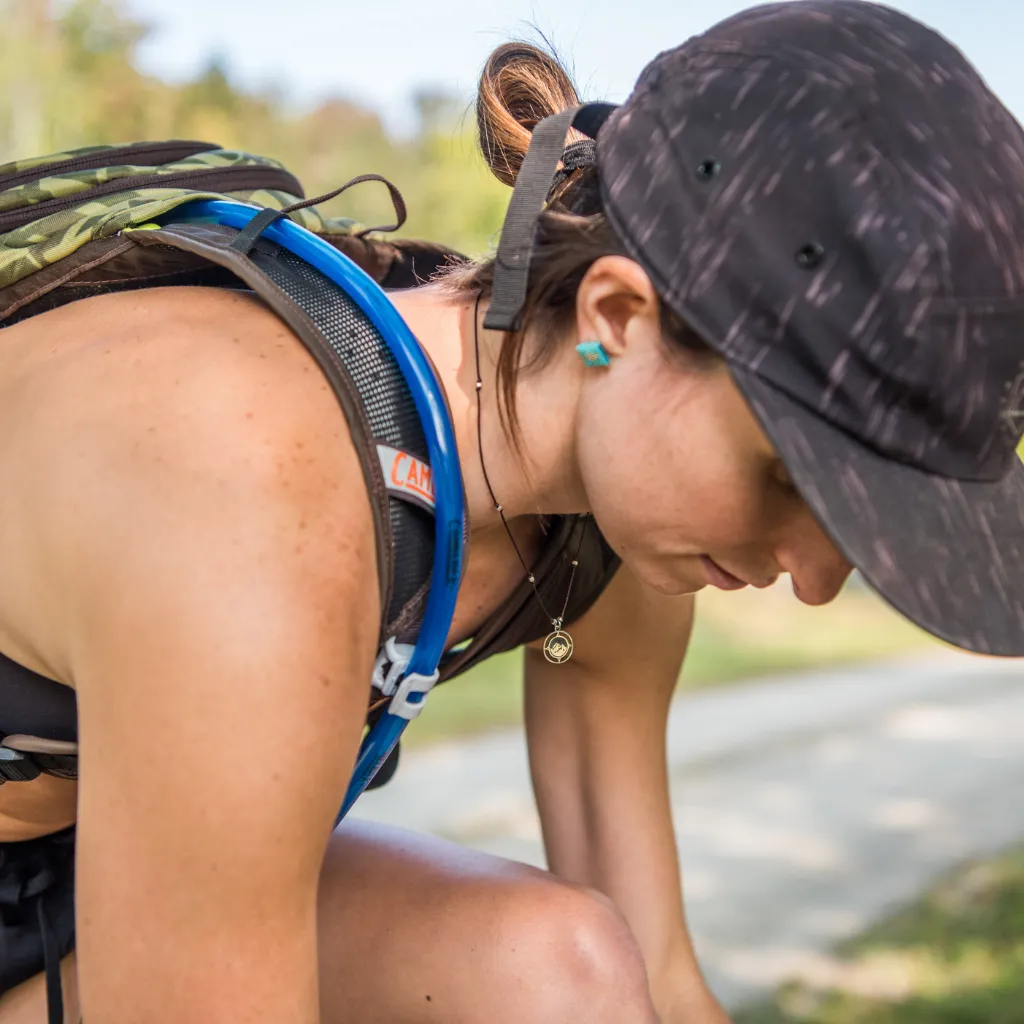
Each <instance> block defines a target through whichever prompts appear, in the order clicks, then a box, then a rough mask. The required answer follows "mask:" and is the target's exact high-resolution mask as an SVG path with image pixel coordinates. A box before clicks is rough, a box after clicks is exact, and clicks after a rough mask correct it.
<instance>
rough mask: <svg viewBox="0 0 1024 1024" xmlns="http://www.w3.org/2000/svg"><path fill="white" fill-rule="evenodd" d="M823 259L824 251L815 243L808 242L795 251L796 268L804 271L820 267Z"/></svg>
mask: <svg viewBox="0 0 1024 1024" xmlns="http://www.w3.org/2000/svg"><path fill="white" fill-rule="evenodd" d="M824 258H825V250H824V248H823V247H822V246H820V245H819V244H818V243H817V242H808V243H807V244H806V245H801V246H800V248H799V249H797V251H796V262H797V266H800V267H803V268H804V270H813V269H814V268H815V267H817V266H820V265H821V261H822V260H823V259H824Z"/></svg>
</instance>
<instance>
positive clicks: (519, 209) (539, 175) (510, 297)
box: [484, 103, 615, 331]
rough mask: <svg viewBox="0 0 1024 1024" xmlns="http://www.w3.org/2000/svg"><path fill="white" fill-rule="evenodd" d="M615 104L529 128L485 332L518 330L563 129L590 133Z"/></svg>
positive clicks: (563, 113) (560, 115) (564, 114)
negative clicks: (535, 240)
mask: <svg viewBox="0 0 1024 1024" xmlns="http://www.w3.org/2000/svg"><path fill="white" fill-rule="evenodd" d="M614 109H615V107H614V106H613V105H612V104H611V103H588V104H586V105H584V106H580V107H570V108H569V109H568V110H563V111H561V112H560V113H558V114H552V115H551V116H550V117H546V118H544V120H543V121H541V122H540V123H539V124H538V125H537V127H536V128H534V130H533V138H532V139H531V140H530V148H529V149H528V150H527V151H526V157H525V158H524V159H523V166H522V168H521V169H520V171H519V176H518V177H517V179H516V187H515V189H514V190H513V192H512V199H511V200H510V201H509V204H508V213H506V215H505V225H504V227H503V228H502V229H501V241H500V242H499V243H498V253H497V256H496V258H495V264H494V288H493V290H492V293H491V302H490V305H489V307H488V309H487V315H486V316H485V317H484V327H486V328H487V329H488V330H490V331H515V330H518V329H519V326H520V318H521V313H522V309H523V302H524V301H525V300H526V284H527V281H528V280H529V277H530V258H531V256H532V254H533V235H534V231H535V230H536V227H537V217H538V216H539V215H540V213H541V211H542V210H543V209H544V204H545V202H547V198H548V193H549V192H550V191H551V182H552V181H553V179H554V176H555V168H556V167H557V166H558V161H559V159H560V158H561V156H562V151H563V150H564V149H565V133H566V132H567V131H568V130H569V129H570V128H576V129H577V130H578V131H581V132H583V134H584V135H587V136H589V137H590V138H594V137H595V136H596V135H597V132H598V129H600V127H601V125H602V124H604V122H605V119H606V118H607V117H608V115H609V114H610V113H611V112H612V111H613V110H614Z"/></svg>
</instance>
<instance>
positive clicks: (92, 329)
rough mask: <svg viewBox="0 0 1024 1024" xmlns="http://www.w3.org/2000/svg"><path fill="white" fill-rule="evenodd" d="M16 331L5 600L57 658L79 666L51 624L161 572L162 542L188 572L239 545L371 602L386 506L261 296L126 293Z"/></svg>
mask: <svg viewBox="0 0 1024 1024" xmlns="http://www.w3.org/2000/svg"><path fill="white" fill-rule="evenodd" d="M8 332H10V334H9V340H10V345H9V346H8V351H9V352H13V353H14V354H15V355H14V357H13V359H12V358H11V357H9V358H8V362H7V364H6V366H7V368H8V374H7V377H6V378H4V377H3V376H2V371H3V369H4V367H0V388H3V389H4V396H5V401H4V402H3V403H0V404H2V405H3V406H4V410H3V412H2V413H0V419H2V420H3V421H4V422H3V423H0V428H10V429H14V428H15V427H16V433H17V437H18V443H17V445H16V446H13V447H9V448H8V449H3V450H0V473H2V474H3V476H4V478H5V486H6V487H7V493H8V495H10V494H11V493H12V490H11V489H12V488H13V490H14V493H17V494H18V495H19V496H20V497H21V498H23V500H21V501H19V502H17V503H16V504H14V503H12V505H13V507H14V509H15V511H14V512H13V513H11V514H8V515H7V516H5V519H4V522H3V524H2V525H0V554H3V555H6V554H7V553H12V560H13V561H12V562H8V561H7V560H6V558H5V562H6V564H8V565H12V564H13V565H14V567H15V568H16V572H15V574H14V576H12V577H8V582H7V584H6V585H4V586H2V587H0V619H3V620H4V621H13V620H15V619H17V620H18V621H17V625H18V626H19V627H20V630H21V632H22V633H23V634H24V635H26V636H28V637H29V639H30V640H31V641H33V646H34V647H39V648H42V649H45V650H46V652H47V655H48V662H49V664H51V665H52V666H53V667H54V669H55V670H56V671H58V672H61V673H62V674H63V673H67V672H69V671H70V666H69V665H68V664H67V659H68V658H70V653H69V651H68V649H64V650H60V649H58V648H59V647H60V642H59V640H58V637H70V636H71V635H72V631H71V628H70V626H71V622H72V621H73V620H75V619H76V616H77V615H78V612H77V611H76V609H79V610H80V609H81V608H82V607H85V606H89V607H97V606H105V605H107V604H108V603H109V602H111V601H113V602H115V603H116V600H117V593H112V592H111V589H112V588H122V589H123V588H124V587H129V586H133V587H138V586H145V580H146V579H157V578H159V579H162V580H163V581H164V583H165V584H166V582H167V580H168V579H172V580H173V579H174V575H173V573H171V574H170V576H168V572H169V571H170V569H171V568H172V566H168V565H164V564H163V563H164V562H167V561H168V560H169V561H170V562H171V563H177V564H179V565H180V566H181V573H183V574H184V573H186V572H188V573H191V574H193V575H194V574H195V573H196V572H199V571H204V570H203V569H202V568H201V567H206V569H209V570H212V569H213V567H219V569H220V570H224V569H225V565H226V563H228V562H230V563H231V564H232V565H233V566H234V571H236V572H237V573H239V574H241V578H243V579H244V578H246V577H247V576H252V575H253V574H254V573H256V572H257V568H258V571H259V572H260V573H262V575H263V576H264V577H266V578H272V577H274V576H275V575H277V576H278V577H280V578H282V579H283V577H285V576H289V577H291V578H293V579H295V580H301V581H302V583H301V587H302V589H303V590H304V592H305V593H306V594H307V597H308V600H309V601H310V602H312V603H313V604H314V605H315V604H316V602H317V601H318V600H320V599H322V598H323V596H324V590H325V588H327V589H329V591H330V594H331V596H332V600H334V601H337V600H338V595H339V594H340V595H344V594H346V593H347V592H350V593H351V595H352V596H353V598H354V597H355V595H357V594H358V598H359V599H358V602H355V601H354V600H353V603H352V607H353V609H356V608H358V615H360V616H365V617H366V618H368V619H374V620H375V618H376V589H377V588H376V574H375V556H374V551H375V537H374V528H373V519H372V514H371V509H370V505H369V498H368V495H367V493H366V488H365V485H364V482H363V476H362V469H361V467H360V465H359V460H358V456H357V454H356V452H355V449H354V447H353V444H352V440H351V437H350V435H349V431H348V426H347V423H346V420H345V417H344V414H343V412H342V410H341V407H340V405H339V404H338V402H337V400H336V399H335V397H334V395H333V392H332V391H331V388H330V386H329V384H328V383H327V381H326V379H325V378H324V377H323V375H322V373H321V372H320V370H319V369H318V367H317V366H316V364H315V362H314V361H313V359H312V357H311V356H310V355H309V354H308V353H307V352H306V351H305V349H304V348H303V346H302V345H301V343H300V342H299V341H298V340H297V339H296V338H294V336H293V335H292V334H291V332H290V331H289V330H288V329H287V327H286V326H285V325H284V324H283V323H282V322H281V321H280V320H279V319H278V318H277V317H276V316H275V315H274V314H273V313H271V312H270V311H269V310H267V309H266V308H265V307H264V306H263V305H262V304H261V303H260V302H259V301H258V300H255V299H253V298H252V297H250V296H249V295H247V294H245V293H231V292H221V291H216V290H211V289H194V288H188V289H186V288H168V289H153V290H147V291H142V292H136V293H121V294H117V295H110V296H103V297H99V298H94V299H88V300H84V301H82V302H78V303H75V304H73V305H71V306H66V307H63V308H61V309H58V310H54V311H53V312H51V313H47V314H43V315H41V316H39V317H35V318H33V319H32V320H30V321H27V322H25V323H24V324H21V325H17V326H16V327H14V328H9V329H8V331H5V332H4V333H5V335H6V334H8ZM7 340H8V338H5V341H7ZM19 353H20V357H19ZM4 432H6V431H4ZM7 436H11V435H10V434H8V435H7ZM15 550H17V551H18V552H19V554H18V555H17V557H14V555H13V552H14V551H15ZM54 580H60V581H61V586H60V587H57V588H55V587H53V586H52V581H54ZM37 581H47V582H46V585H45V588H44V586H43V584H41V583H40V582H37ZM368 597H369V599H367V598H368ZM353 614H356V612H355V611H354V612H353ZM19 617H20V618H19Z"/></svg>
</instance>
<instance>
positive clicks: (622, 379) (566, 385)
mask: <svg viewBox="0 0 1024 1024" xmlns="http://www.w3.org/2000/svg"><path fill="white" fill-rule="evenodd" d="M394 298H395V301H396V303H397V305H398V306H399V308H400V309H401V310H402V311H403V313H404V315H405V316H406V318H407V319H408V320H409V322H410V323H411V324H412V325H413V326H414V329H415V328H416V326H417V325H422V329H421V330H420V332H419V336H420V337H421V338H424V339H426V345H427V348H428V349H429V350H430V351H431V354H432V356H433V357H434V359H435V360H440V361H442V362H443V364H444V367H445V370H447V371H448V372H449V373H450V374H453V375H454V376H455V378H456V379H457V381H458V391H457V393H456V394H455V395H454V396H453V393H452V390H453V389H452V388H451V387H449V400H450V401H452V402H453V404H454V406H455V415H456V427H457V434H458V441H459V449H460V452H462V453H473V457H470V458H466V457H465V455H463V458H462V463H463V474H464V476H465V478H466V486H467V492H468V498H469V504H470V510H471V515H472V519H473V522H474V524H477V523H480V524H491V525H492V526H493V524H494V518H495V517H494V510H493V507H492V505H491V503H490V500H489V496H488V494H487V491H486V489H485V487H484V482H483V479H482V477H481V475H480V471H479V465H478V462H477V460H476V458H475V450H476V437H475V426H474V424H475V400H474V396H473V379H474V378H473V364H472V352H471V350H468V348H467V342H468V343H471V341H472V339H471V331H472V320H471V319H470V318H471V315H472V311H471V309H469V308H465V309H461V310H460V309H458V308H457V307H456V308H453V307H452V306H451V305H450V304H448V303H446V302H445V298H444V295H443V293H439V291H438V289H436V288H423V289H418V290H417V291H415V292H405V293H401V294H399V295H396V296H394ZM456 318H457V319H458V321H459V323H458V328H457V329H456V327H455V324H454V321H455V319H456ZM480 318H481V320H482V319H483V312H482V310H481V313H480ZM467 320H468V322H467ZM580 338H586V339H597V340H600V341H601V343H602V344H603V345H604V348H605V350H606V351H607V352H608V353H609V355H610V356H611V365H610V366H609V367H607V368H590V367H587V366H585V365H584V363H583V361H582V360H581V359H580V357H579V355H578V354H577V353H576V351H575V348H574V345H575V342H576V340H578V339H580ZM430 339H433V341H431V340H430ZM499 345H500V336H496V335H494V334H493V333H492V332H489V331H485V330H483V329H482V328H481V347H482V356H481V360H482V367H481V369H482V372H483V374H484V378H485V388H484V392H483V399H482V400H483V432H484V447H485V457H486V460H487V467H488V471H489V473H490V475H491V480H492V483H493V484H494V487H495V493H496V495H497V497H498V499H499V501H500V502H501V503H502V505H503V507H504V509H505V512H506V515H507V516H510V517H511V518H514V517H516V516H524V515H530V514H531V513H535V512H538V511H544V512H587V511H589V512H593V513H594V515H595V518H596V520H597V522H598V524H599V525H600V527H601V530H602V532H603V533H604V535H605V537H606V538H607V539H608V541H609V542H610V543H611V545H612V547H613V548H614V549H615V550H616V551H617V552H618V554H619V555H620V556H621V557H622V558H623V560H624V562H625V563H626V564H627V565H628V566H629V567H630V568H631V569H632V570H633V571H634V572H635V573H636V574H637V576H638V577H639V578H640V579H641V580H643V582H644V583H646V584H647V585H649V586H650V587H652V588H653V589H655V590H657V591H660V592H662V593H665V594H690V593H694V592H696V591H698V590H700V589H701V588H702V587H704V586H706V585H708V583H709V580H708V576H707V573H706V569H705V568H704V566H703V565H702V564H701V558H700V556H702V555H708V556H710V557H711V558H713V559H714V560H715V561H716V562H717V563H718V564H719V565H720V566H722V567H723V568H724V569H726V570H727V571H728V572H730V573H731V574H733V575H734V576H737V577H739V578H740V579H741V580H743V581H744V582H746V583H749V584H751V585H753V586H760V587H764V586H768V585H770V584H771V583H773V582H774V581H775V580H776V579H777V578H778V576H779V575H780V574H782V573H789V574H790V575H791V576H792V580H793V587H794V591H795V592H796V594H797V596H798V597H799V598H800V599H801V600H803V601H805V602H807V603H808V604H824V603H826V602H828V601H830V600H831V599H832V598H834V597H835V596H836V594H837V593H838V591H839V589H840V587H841V586H842V583H843V581H844V580H845V579H846V577H847V575H848V574H849V572H850V566H849V565H848V564H847V563H846V562H845V560H844V559H843V558H842V557H841V556H840V555H839V553H838V552H837V551H836V549H835V548H834V546H833V545H832V543H831V542H830V541H829V540H828V538H827V537H826V536H825V534H824V533H823V532H822V530H821V529H820V527H819V526H818V525H817V522H816V521H815V519H814V518H813V516H812V515H811V512H810V510H809V509H808V507H807V506H806V505H805V504H804V502H803V500H802V499H801V498H800V496H799V494H797V492H796V491H795V490H794V489H793V487H792V485H791V484H790V483H789V480H788V476H787V474H786V471H785V467H784V466H783V465H782V463H781V461H780V460H779V459H778V457H777V456H776V454H775V452H774V450H773V449H772V446H771V444H770V443H769V441H768V440H767V438H766V437H765V435H764V433H763V431H762V430H761V429H760V427H759V426H758V424H757V422H756V420H755V418H754V416H753V415H752V413H751V412H750V410H749V407H748V406H747V404H746V403H745V402H744V400H743V398H742V397H741V396H740V394H739V392H738V390H737V389H736V387H735V385H734V384H733V383H732V380H731V378H730V376H729V372H728V369H727V366H726V364H725V363H724V362H723V361H720V360H714V361H713V362H711V363H710V364H709V365H708V364H704V365H698V363H697V362H696V361H695V360H694V359H693V358H692V357H691V358H689V359H687V357H685V356H681V355H679V354H678V353H672V352H671V349H670V345H671V343H670V342H666V340H665V339H664V338H663V337H662V336H661V331H660V327H659V316H658V300H657V296H656V294H655V292H654V290H653V287H652V286H651V283H650V279H649V278H648V277H647V275H646V273H645V272H644V271H643V270H642V269H641V268H640V267H639V266H638V265H637V264H636V263H634V262H633V261H631V260H628V259H625V258H623V257H617V256H611V257H605V258H604V259H601V260H599V261H598V262H597V263H595V264H594V265H593V267H592V268H591V269H590V271H589V272H588V274H587V275H586V277H585V278H584V280H583V283H582V285H581V287H580V290H579V294H578V298H577V329H576V332H575V333H574V335H573V337H572V338H571V339H566V340H565V343H564V344H562V345H560V346H559V347H558V349H557V353H556V355H555V357H554V358H553V359H552V360H551V361H550V362H548V363H546V364H545V365H544V366H543V367H542V368H539V369H534V370H532V371H530V372H525V373H524V374H523V375H522V376H521V378H520V382H521V383H520V386H519V389H518V397H517V410H518V414H519V422H520V426H521V431H522V446H521V448H522V455H521V458H520V457H517V453H516V452H515V450H514V449H513V448H512V447H511V446H510V444H509V441H508V438H507V437H506V436H505V434H504V432H503V430H502V428H501V426H500V422H499V419H498V410H497V408H496V407H495V404H494V402H495V399H494V395H495V388H494V385H493V377H494V358H493V357H494V354H495V353H496V351H497V349H498V346H499ZM528 349H529V346H528Z"/></svg>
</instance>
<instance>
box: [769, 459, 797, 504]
mask: <svg viewBox="0 0 1024 1024" xmlns="http://www.w3.org/2000/svg"><path fill="white" fill-rule="evenodd" d="M772 481H773V482H774V483H775V484H776V486H777V487H778V488H779V490H780V491H782V493H783V494H785V495H786V497H788V498H799V497H800V492H799V491H798V490H797V489H796V487H795V485H794V484H793V481H792V480H791V479H790V478H789V473H787V472H786V467H785V466H783V464H782V463H781V462H776V463H775V465H774V466H773V467H772Z"/></svg>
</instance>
